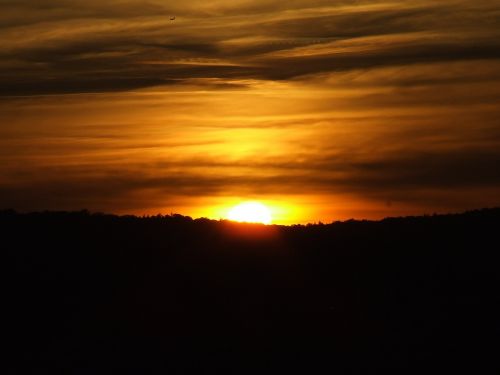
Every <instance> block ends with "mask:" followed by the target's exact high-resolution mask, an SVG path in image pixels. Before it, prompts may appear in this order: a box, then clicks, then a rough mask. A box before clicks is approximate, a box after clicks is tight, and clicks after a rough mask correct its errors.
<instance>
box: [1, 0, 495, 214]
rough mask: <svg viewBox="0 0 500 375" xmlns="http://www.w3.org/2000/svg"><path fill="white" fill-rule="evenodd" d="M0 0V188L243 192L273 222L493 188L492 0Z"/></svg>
mask: <svg viewBox="0 0 500 375" xmlns="http://www.w3.org/2000/svg"><path fill="white" fill-rule="evenodd" d="M0 9H1V11H0V40H1V41H2V46H3V48H2V51H0V66H1V67H2V69H1V71H0V147H1V149H0V173H1V175H0V176H1V179H0V206H4V207H14V208H19V209H27V210H31V209H44V208H51V209H75V208H83V207H86V208H89V209H93V210H104V211H113V212H120V213H123V212H133V213H146V212H147V213H152V212H158V211H163V212H170V211H178V212H181V213H185V214H191V215H194V216H198V215H210V216H217V215H218V213H219V212H220V210H219V208H217V207H222V206H224V205H227V204H228V202H233V201H237V200H239V199H245V198H252V199H261V200H264V201H269V202H271V203H272V204H275V205H277V206H280V205H281V206H283V207H287V208H286V209H284V211H283V212H282V213H281V214H279V215H278V216H280V215H281V218H279V220H280V221H282V222H291V221H311V220H323V221H330V220H333V219H337V218H347V217H351V216H355V217H381V216H385V215H399V214H408V213H424V212H434V211H455V210H462V209H468V208H475V207H481V206H493V205H499V204H500V198H499V196H500V194H499V193H500V169H499V168H498V165H500V164H499V162H500V147H499V146H500V124H499V121H498V118H500V116H499V115H500V113H499V112H500V107H499V105H498V103H499V99H500V85H499V83H500V60H499V59H500V42H499V41H500V38H499V37H500V31H499V30H500V1H497V0H493V1H481V2H470V1H463V0H457V1H444V2H438V3H437V2H431V1H399V2H394V3H390V2H383V1H366V2H363V1H311V0H308V1H305V0H304V1H302V0H298V1H290V2H278V1H270V0H269V1H228V0H221V1H210V2H207V1H182V2H181V1H146V2H144V1H133V0H131V1H118V0H116V1H108V2H102V1H99V2H98V1H74V0H73V1H69V0H52V1H45V2H44V4H43V5H41V4H40V2H36V1H34V0H33V1H29V0H16V1H5V0H0ZM172 15H175V16H176V20H175V21H171V20H170V16H172ZM214 207H215V208H214ZM218 210H219V211H218ZM286 210H289V211H293V213H290V212H289V213H286V212H285V211H286Z"/></svg>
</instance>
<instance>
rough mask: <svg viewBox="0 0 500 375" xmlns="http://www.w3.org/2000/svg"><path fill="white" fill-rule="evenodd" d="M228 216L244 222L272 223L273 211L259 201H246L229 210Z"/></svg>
mask: <svg viewBox="0 0 500 375" xmlns="http://www.w3.org/2000/svg"><path fill="white" fill-rule="evenodd" d="M227 218H228V219H229V220H232V221H239V222H244V223H262V224H271V221H272V217H271V211H270V210H269V208H267V207H266V206H265V205H263V204H262V203H259V202H244V203H240V204H239V205H237V206H235V207H233V208H232V209H231V210H229V212H228V214H227Z"/></svg>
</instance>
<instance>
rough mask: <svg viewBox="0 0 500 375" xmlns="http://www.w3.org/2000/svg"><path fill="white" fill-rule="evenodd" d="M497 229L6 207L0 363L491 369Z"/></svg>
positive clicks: (147, 368)
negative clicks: (0, 353)
mask: <svg viewBox="0 0 500 375" xmlns="http://www.w3.org/2000/svg"><path fill="white" fill-rule="evenodd" d="M499 229H500V209H491V210H481V211H474V212H469V213H466V214H461V215H446V216H428V217H412V218H401V219H386V220H383V221H380V222H364V221H363V222H360V221H349V222H343V223H334V224H330V225H314V226H305V227H304V226H301V227H298V226H295V227H278V226H269V227H266V226H260V225H243V224H234V223H229V222H217V221H210V220H205V219H201V220H191V219H190V218H186V217H182V216H179V215H174V216H167V217H149V218H136V217H117V216H111V215H100V214H99V215H92V214H89V213H87V212H78V213H39V214H16V213H14V212H11V211H3V212H0V234H1V243H2V246H1V247H2V249H3V250H2V258H3V259H4V266H5V267H4V274H5V275H6V276H7V277H6V279H5V280H6V281H5V282H4V286H5V287H6V292H5V294H4V295H3V296H2V297H3V298H2V300H3V310H4V312H7V316H6V318H4V323H5V327H6V331H4V333H3V337H4V340H3V341H4V342H7V344H8V349H7V352H5V350H4V353H7V354H8V358H9V359H8V360H7V361H6V362H4V364H2V365H1V366H2V367H3V368H4V369H5V370H6V371H3V370H2V372H3V373H8V374H17V373H19V374H29V373H36V374H44V373H51V374H57V373H64V374H111V373H117V374H150V373H154V374H156V373H157V374H169V373H171V374H178V373H189V374H190V373H193V374H217V373H222V372H224V373H233V374H262V373H273V374H287V373H303V374H357V373H362V374H379V373H380V374H386V373H393V372H396V373H400V374H429V373H440V374H447V373H455V370H459V369H460V370H466V371H468V372H469V373H477V374H479V373H480V374H490V373H491V374H498V373H499V372H498V371H499V370H500V357H499V355H500V352H499V337H500V308H499V306H500V304H499V302H500V301H499V296H500V290H499V285H500V282H499V281H500V280H499V279H500V276H499V275H500V273H499V266H500V263H499V260H500V256H499V251H500V250H499V249H500V246H499V243H500V241H499Z"/></svg>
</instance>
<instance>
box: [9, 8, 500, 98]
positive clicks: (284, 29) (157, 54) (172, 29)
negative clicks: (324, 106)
mask: <svg viewBox="0 0 500 375" xmlns="http://www.w3.org/2000/svg"><path fill="white" fill-rule="evenodd" d="M495 3H496V2H491V3H488V4H484V5H476V6H471V5H470V4H468V2H465V1H455V2H450V3H447V4H439V5H436V4H434V3H433V2H421V3H418V4H416V5H415V4H411V3H409V2H408V3H407V2H402V3H401V4H399V5H384V4H383V3H379V2H376V1H372V2H365V3H357V4H358V5H357V6H353V4H356V3H353V2H344V3H343V4H342V3H339V4H337V6H336V7H332V5H331V3H330V2H323V1H318V2H314V3H313V4H311V3H307V2H304V1H297V2H294V3H293V4H289V5H287V6H286V7H285V6H280V5H278V4H277V2H274V1H257V2H248V4H246V5H240V6H235V5H234V6H233V5H230V3H229V2H224V1H220V2H217V3H215V4H214V5H213V6H212V7H206V6H203V5H201V3H196V4H198V7H199V8H198V9H196V7H195V5H196V4H195V3H193V4H191V6H188V5H185V6H183V5H182V4H181V3H180V2H175V1H171V2H154V1H153V2H148V3H147V4H146V5H144V4H143V3H142V2H141V3H139V2H137V1H120V2H116V1H115V2H111V3H110V4H107V5H105V4H102V2H92V1H91V2H77V3H76V4H75V2H71V3H70V2H67V1H51V2H48V3H47V4H45V5H43V6H41V5H39V4H38V3H36V2H34V1H22V2H3V3H2V5H1V6H2V7H3V8H4V9H5V11H6V12H7V13H8V14H10V16H4V17H8V18H9V19H12V18H15V17H14V15H15V14H27V15H28V16H27V17H25V18H23V19H24V20H25V21H24V22H25V23H24V24H23V25H17V26H12V25H11V26H10V27H9V26H8V25H6V26H4V28H3V29H2V30H1V31H0V38H2V39H3V40H4V41H5V42H7V43H6V45H5V47H4V49H3V51H2V52H1V53H0V62H2V65H3V66H4V67H5V68H7V70H8V74H7V73H3V74H0V87H1V89H0V95H2V96H8V95H22V94H25V95H31V94H40V93H65V92H79V91H81V92H88V91H93V92H106V91H119V90H127V89H136V88H138V87H151V86H157V85H162V84H164V83H166V84H168V83H169V82H170V81H171V80H176V79H180V80H182V79H190V78H234V79H246V78H253V79H262V80H269V79H271V80H273V79H278V80H283V79H290V78H294V77H297V76H301V75H308V74H316V73H319V72H331V71H345V70H352V69H360V68H373V67H381V66H382V67H383V66H398V65H409V64H416V63H428V62H439V61H461V60H482V59H498V58H499V57H500V56H499V52H498V51H500V45H499V42H498V41H499V40H500V38H499V36H500V35H499V34H500V33H499V32H498V31H496V30H500V14H499V11H498V7H497V6H495ZM496 5H498V4H496ZM346 6H347V8H346ZM169 8H171V9H174V10H177V11H179V12H182V11H183V10H184V11H185V13H186V19H184V20H183V18H182V13H181V14H180V15H179V20H178V21H176V22H177V23H173V22H169V21H168V20H167V19H166V18H165V17H166V16H167V15H168V9H169ZM238 9H239V11H240V13H239V14H238V13H237V12H236V10H238ZM254 11H262V12H264V11H267V13H266V14H263V15H262V16H261V17H256V18H255V19H253V20H252V19H248V17H247V16H245V15H248V13H249V12H250V13H252V12H254ZM207 12H209V13H210V12H212V13H213V15H212V16H207ZM30 14H32V16H31V17H30ZM162 14H163V15H162ZM57 15H58V16H59V18H58V17H57ZM30 20H31V23H30V22H29V21H30ZM318 46H319V47H321V46H322V49H318ZM203 60H206V61H211V63H206V62H205V63H204V62H203ZM4 72H6V70H4ZM87 82H88V83H87ZM37 87H40V89H39V90H37ZM68 87H70V88H71V89H69V88H68Z"/></svg>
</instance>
